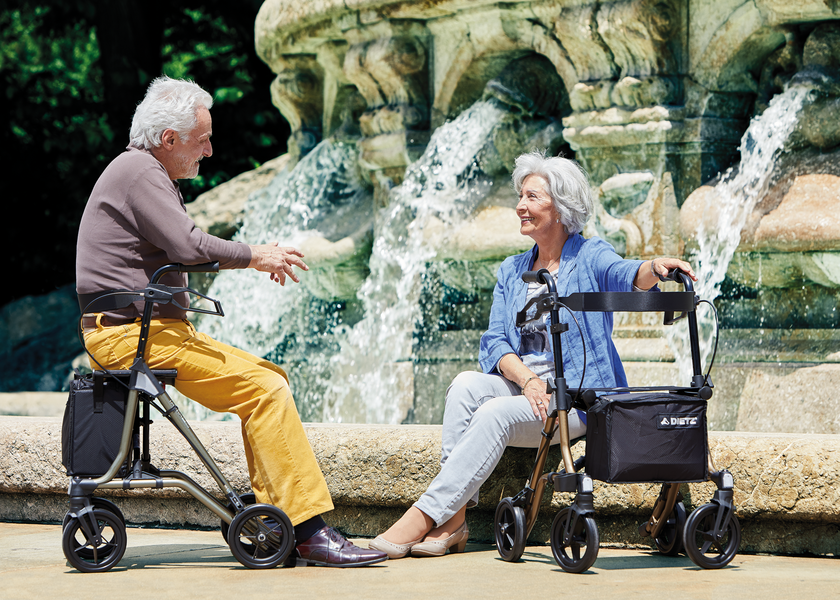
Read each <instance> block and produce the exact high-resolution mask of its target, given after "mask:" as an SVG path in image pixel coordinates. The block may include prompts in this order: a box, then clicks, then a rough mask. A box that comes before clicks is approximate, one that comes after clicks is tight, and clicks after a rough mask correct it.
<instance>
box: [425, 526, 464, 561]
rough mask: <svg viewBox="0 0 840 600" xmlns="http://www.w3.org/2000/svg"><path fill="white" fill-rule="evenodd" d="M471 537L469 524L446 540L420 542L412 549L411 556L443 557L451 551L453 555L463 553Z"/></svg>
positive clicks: (461, 527)
mask: <svg viewBox="0 0 840 600" xmlns="http://www.w3.org/2000/svg"><path fill="white" fill-rule="evenodd" d="M469 537H470V530H469V528H468V527H467V522H466V521H464V522H463V523H462V524H461V526H460V527H459V528H458V529H456V530H455V533H453V534H452V535H450V536H449V537H448V538H446V539H444V540H433V541H429V542H420V543H419V544H414V546H412V547H411V556H443V555H444V554H446V551H447V550H449V551H450V552H451V553H452V554H455V553H456V552H463V551H464V548H466V547H467V538H469Z"/></svg>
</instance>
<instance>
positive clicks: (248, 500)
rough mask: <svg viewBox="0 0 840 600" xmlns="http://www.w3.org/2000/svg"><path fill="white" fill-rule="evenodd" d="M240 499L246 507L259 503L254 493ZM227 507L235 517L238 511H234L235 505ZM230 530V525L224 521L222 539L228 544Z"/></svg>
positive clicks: (243, 495) (244, 495)
mask: <svg viewBox="0 0 840 600" xmlns="http://www.w3.org/2000/svg"><path fill="white" fill-rule="evenodd" d="M239 499H240V500H242V504H244V505H245V506H251V505H252V504H256V503H257V497H256V496H255V495H254V494H253V493H252V492H248V493H247V494H242V495H241V496H239ZM227 507H228V510H229V511H231V512H233V513H234V516H235V514H236V511H235V510H234V509H233V504H228V506H227ZM229 529H230V525H228V524H227V523H225V522H224V520H223V521H222V537H223V538H225V542H227V539H228V530H229Z"/></svg>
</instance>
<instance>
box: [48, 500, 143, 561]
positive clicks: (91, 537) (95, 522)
mask: <svg viewBox="0 0 840 600" xmlns="http://www.w3.org/2000/svg"><path fill="white" fill-rule="evenodd" d="M92 516H93V518H92V519H91V518H90V516H89V515H84V516H82V517H81V518H71V519H70V521H69V522H68V523H67V524H66V525H65V526H64V529H63V530H62V533H61V549H62V550H63V551H64V556H65V557H66V558H67V561H68V562H69V563H70V564H71V565H73V566H74V567H75V568H76V569H78V570H79V571H82V572H84V573H103V572H105V571H108V570H109V569H111V568H112V567H113V566H114V565H116V564H117V563H118V562H120V560H121V559H122V557H123V554H125V548H126V545H127V544H126V536H125V525H124V524H123V521H122V519H120V518H119V517H117V516H116V515H115V514H114V513H112V512H110V511H107V510H103V509H99V508H96V509H94V510H93V513H92ZM83 521H84V522H83Z"/></svg>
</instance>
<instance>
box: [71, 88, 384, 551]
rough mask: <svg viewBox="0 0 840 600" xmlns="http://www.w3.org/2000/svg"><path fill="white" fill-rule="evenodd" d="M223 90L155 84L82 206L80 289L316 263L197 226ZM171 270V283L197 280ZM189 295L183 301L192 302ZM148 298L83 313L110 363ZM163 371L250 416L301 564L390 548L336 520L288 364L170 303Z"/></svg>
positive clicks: (263, 472) (266, 485)
mask: <svg viewBox="0 0 840 600" xmlns="http://www.w3.org/2000/svg"><path fill="white" fill-rule="evenodd" d="M211 106H212V98H211V96H210V95H209V94H208V93H207V92H205V91H204V90H203V89H201V88H200V87H199V86H197V85H196V84H195V83H193V82H190V81H182V80H174V79H170V78H168V77H161V78H159V79H156V80H155V81H154V82H152V84H151V86H149V89H148V91H147V93H146V97H145V98H144V99H143V101H142V102H141V103H140V105H139V106H138V107H137V110H136V111H135V113H134V118H133V120H132V123H131V134H130V138H131V142H130V145H129V146H128V147H127V148H126V151H125V152H123V153H122V154H121V155H120V156H118V157H117V158H116V159H114V161H113V162H111V164H110V165H108V167H107V168H106V169H105V171H104V172H103V173H102V175H101V176H100V178H99V180H98V181H97V183H96V185H95V186H94V188H93V192H92V193H91V196H90V199H89V200H88V203H87V206H86V208H85V212H84V215H83V216H82V221H81V225H80V227H79V238H78V244H77V254H76V291H77V293H78V294H79V296H80V297H84V298H90V297H91V295H95V294H101V293H102V292H105V291H108V290H114V289H123V290H126V289H127V290H135V289H142V288H144V287H145V286H146V285H147V284H148V282H149V280H150V278H151V276H152V274H153V273H154V272H155V270H157V269H158V268H159V267H161V266H163V265H165V264H167V263H173V262H180V263H184V264H200V263H205V262H210V261H219V263H220V267H221V268H223V269H244V268H252V269H256V270H258V271H263V272H266V273H269V274H270V277H271V278H272V279H273V280H274V281H277V282H279V283H280V284H281V285H283V284H284V283H285V281H286V278H287V277H288V278H290V279H291V280H292V281H295V282H298V281H299V280H298V277H297V275H296V274H295V272H294V270H293V267H297V268H299V269H303V270H307V266H306V264H305V263H304V262H303V260H302V257H303V255H302V254H301V253H300V252H298V251H297V250H295V249H294V248H284V247H281V246H280V245H279V244H269V245H258V246H248V245H247V244H244V243H241V242H233V241H228V240H222V239H219V238H217V237H214V236H212V235H209V234H207V233H205V232H203V231H201V230H199V229H197V228H196V226H195V223H194V222H193V221H192V220H191V219H190V218H189V217H188V216H187V212H186V208H185V205H184V200H183V198H182V196H181V193H180V191H179V189H178V183H177V180H178V179H190V178H193V177H195V176H196V175H198V170H199V165H200V162H201V160H202V159H203V158H205V157H209V156H211V155H212V154H213V147H212V145H211V142H210V137H211V135H212V120H211V118H210V107H211ZM185 279H186V276H185V275H178V274H176V273H170V274H168V275H166V276H164V279H162V280H161V283H164V284H166V285H170V286H176V287H177V286H185V285H186V281H185ZM182 304H183V302H182ZM141 311H142V303H138V304H136V305H133V306H130V307H128V308H125V309H121V310H115V311H106V312H103V313H97V314H88V315H84V316H83V328H84V338H85V345H86V347H87V349H88V350H89V351H90V352H91V354H92V355H93V357H94V358H95V360H96V362H97V363H98V364H99V365H101V366H102V367H105V368H108V369H127V368H128V367H129V366H130V365H131V363H132V360H133V357H134V354H135V352H136V348H137V339H138V336H139V329H140V324H139V317H140V315H141ZM147 362H148V364H149V366H150V367H151V368H153V369H177V370H178V377H177V379H176V382H175V388H176V389H178V391H180V392H181V393H183V394H184V395H185V396H187V397H189V398H192V399H194V400H195V401H196V402H199V403H200V404H202V405H203V406H206V407H207V408H209V409H211V410H214V411H218V412H232V413H235V414H236V415H238V416H239V418H240V419H241V421H242V438H243V441H244V443H245V456H246V458H247V461H248V471H249V474H250V479H251V487H252V488H253V490H254V494H255V495H256V498H257V502H260V503H267V504H273V505H275V506H278V507H279V508H281V509H282V510H283V511H284V512H285V513H286V514H287V515H288V516H289V518H290V519H291V521H292V524H293V525H294V526H295V540H296V548H295V552H294V553H293V555H292V558H294V559H296V564H297V565H307V564H308V565H319V566H330V567H333V566H335V567H347V566H360V565H369V564H373V563H377V562H380V561H383V560H385V559H386V558H387V556H386V555H385V554H384V553H382V552H378V551H375V550H368V549H362V548H358V547H356V546H354V545H353V544H351V543H350V542H348V541H347V540H345V539H344V538H343V537H342V536H341V535H340V534H339V533H338V532H337V531H335V530H334V529H332V528H330V527H327V526H326V524H325V523H324V521H323V519H322V517H321V515H322V514H323V513H325V512H327V511H330V510H332V509H333V504H332V500H331V499H330V494H329V491H328V490H327V485H326V482H325V481H324V477H323V474H322V473H321V471H320V469H319V467H318V463H317V462H316V460H315V455H314V453H313V452H312V448H311V447H310V445H309V441H308V440H307V438H306V435H305V433H304V430H303V426H302V425H301V422H300V417H299V416H298V413H297V409H296V408H295V404H294V400H293V398H292V394H291V392H290V390H289V383H288V379H287V377H286V373H284V372H283V370H282V369H280V367H278V366H276V365H274V364H272V363H271V362H269V361H266V360H263V359H260V358H258V357H256V356H253V355H251V354H248V353H247V352H244V351H242V350H239V349H237V348H233V347H231V346H228V345H226V344H222V343H220V342H218V341H216V340H214V339H212V338H210V337H209V336H207V335H205V334H202V333H199V332H198V331H196V330H195V329H194V328H193V327H192V325H191V324H190V322H189V321H187V319H186V314H185V313H184V311H182V310H180V309H179V308H177V307H176V306H174V305H173V304H166V305H163V306H160V307H158V310H157V312H156V313H155V315H154V319H153V320H152V325H151V329H150V334H149V340H148V350H147Z"/></svg>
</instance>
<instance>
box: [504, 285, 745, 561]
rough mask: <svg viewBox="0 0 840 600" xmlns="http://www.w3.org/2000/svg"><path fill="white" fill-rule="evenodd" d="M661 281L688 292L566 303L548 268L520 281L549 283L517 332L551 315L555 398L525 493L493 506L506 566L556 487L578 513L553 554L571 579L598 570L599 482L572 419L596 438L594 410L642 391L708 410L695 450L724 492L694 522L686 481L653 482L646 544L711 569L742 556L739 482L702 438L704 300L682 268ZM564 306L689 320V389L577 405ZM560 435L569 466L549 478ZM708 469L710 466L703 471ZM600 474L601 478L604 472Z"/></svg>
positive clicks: (708, 389)
mask: <svg viewBox="0 0 840 600" xmlns="http://www.w3.org/2000/svg"><path fill="white" fill-rule="evenodd" d="M660 279H661V280H662V281H677V282H678V283H681V284H682V286H683V288H684V290H685V291H682V292H651V293H643V292H588V293H576V294H572V295H570V296H568V297H565V298H564V297H559V296H558V295H557V289H556V286H555V283H554V279H553V277H552V276H551V274H550V273H549V272H548V271H547V270H546V269H540V270H539V271H529V272H526V273H523V274H522V280H523V281H525V282H527V283H542V284H544V285H545V286H546V287H547V289H548V293H546V294H543V295H541V296H539V297H538V298H536V299H534V300H532V301H530V302H529V303H528V305H526V307H525V308H524V309H523V310H522V311H520V312H519V313H518V315H517V323H516V324H517V326H522V325H523V324H525V323H526V322H528V321H533V320H537V319H539V318H541V317H542V315H544V314H545V313H548V314H549V318H550V323H549V332H550V333H551V340H552V347H553V350H554V373H555V377H554V378H550V379H549V380H548V381H547V382H546V393H548V394H550V395H551V403H550V406H549V407H548V408H549V414H548V417H547V419H546V422H545V426H544V428H543V431H542V440H541V441H540V445H539V448H538V450H537V457H536V460H535V463H534V467H533V469H532V471H531V474H530V477H529V478H528V480H527V482H526V484H525V487H524V488H523V489H522V490H521V491H520V492H519V493H518V494H517V495H516V496H513V497H508V498H503V499H502V500H501V501H500V502H499V504H498V506H497V507H496V515H495V537H496V548H497V550H498V552H499V554H500V555H501V557H502V558H503V559H504V560H506V561H510V562H515V561H517V560H519V558H520V557H521V556H522V554H523V552H524V549H525V544H526V540H527V538H528V535H529V534H530V532H531V529H532V528H533V527H534V524H535V523H536V521H537V516H538V513H539V508H540V502H541V500H542V496H543V493H544V492H545V489H546V486H547V485H551V486H553V488H554V491H557V492H570V493H575V498H574V501H573V502H572V504H571V506H569V507H568V508H565V509H563V510H561V511H560V512H559V513H558V514H557V516H556V517H555V519H554V522H553V524H552V526H551V536H550V540H551V550H552V554H553V555H554V558H555V560H556V561H557V563H558V564H559V565H560V567H561V568H562V569H563V570H564V571H567V572H570V573H581V572H583V571H586V570H587V569H589V568H590V567H591V566H592V565H593V564H594V563H595V559H596V558H597V556H598V549H599V542H600V540H599V535H598V528H597V525H596V523H595V519H594V516H593V515H594V513H595V509H594V503H593V478H594V477H593V476H591V475H589V474H587V473H586V472H585V467H586V456H582V457H580V458H579V459H577V461H575V460H573V458H572V452H571V445H572V443H571V440H570V439H569V411H570V410H571V409H572V408H579V409H582V410H585V411H587V428H588V429H587V431H588V432H589V431H591V425H592V424H591V423H590V422H589V421H590V420H592V419H593V418H594V415H593V413H592V411H593V410H594V407H595V405H596V404H600V406H601V407H603V406H604V405H605V403H607V402H610V397H611V395H613V394H616V396H615V399H616V401H617V399H618V398H621V399H622V400H627V399H628V398H630V399H632V398H634V396H633V394H634V393H636V394H637V395H643V394H638V393H648V394H650V393H654V392H660V393H663V394H664V395H665V396H666V397H668V398H673V399H675V400H677V401H680V402H692V401H694V402H696V403H698V404H700V405H702V407H703V413H702V414H703V417H702V427H703V431H702V434H703V443H702V447H701V448H698V451H699V452H704V453H705V456H704V457H701V459H700V462H701V469H702V470H703V471H704V472H705V473H704V474H705V477H703V478H702V479H699V480H705V479H710V480H712V481H713V482H714V483H715V485H716V486H717V491H716V492H715V493H714V497H713V498H712V500H711V501H710V502H709V503H708V504H705V505H703V506H700V507H698V508H697V509H696V510H694V511H693V512H692V513H691V515H690V516H687V515H686V509H685V505H684V504H683V503H682V495H681V493H680V491H679V488H680V484H681V483H682V482H680V481H668V480H665V479H654V480H653V481H662V482H663V483H662V488H661V490H660V493H659V497H658V498H657V500H656V502H655V503H654V507H653V513H652V514H651V516H650V518H649V519H648V520H647V521H646V522H644V523H642V524H641V525H640V526H639V534H640V535H641V536H642V537H648V536H650V537H652V538H653V540H654V543H655V545H656V547H657V549H658V550H659V551H660V552H661V553H663V554H666V555H670V556H675V555H677V554H679V553H680V551H681V550H683V548H684V549H685V552H686V554H688V556H689V558H691V560H692V561H693V562H694V563H695V564H697V565H698V566H700V567H702V568H705V569H716V568H721V567H724V566H726V565H727V564H729V562H730V561H731V560H732V559H733V558H734V557H735V554H736V553H737V551H738V547H739V545H740V541H741V529H740V524H739V522H738V519H737V517H736V516H735V507H734V504H733V491H732V490H733V487H734V480H733V478H732V475H731V474H730V473H729V472H728V471H726V470H720V471H718V470H717V469H716V468H715V466H714V463H713V461H712V457H711V454H710V453H709V451H708V445H707V443H706V438H705V434H706V432H705V427H706V423H705V401H706V400H708V399H709V398H710V397H711V396H712V388H713V386H712V383H711V380H710V379H709V376H708V373H707V374H706V375H705V376H704V375H703V373H702V370H701V364H700V362H701V361H700V345H699V341H698V340H699V337H698V334H697V315H696V312H695V309H696V306H697V305H698V304H699V303H700V302H701V301H700V300H699V299H698V298H697V296H696V294H695V292H694V287H693V285H692V282H691V279H690V278H689V276H688V275H687V274H685V273H683V272H681V271H679V270H677V269H675V270H674V271H671V272H670V273H669V274H668V276H667V277H661V276H660ZM534 304H536V315H535V316H534V317H532V318H531V319H527V318H526V312H527V311H528V310H529V309H530V307H531V306H533V305H534ZM561 308H562V309H565V310H568V311H569V312H570V313H571V312H572V311H600V312H619V311H630V312H641V311H657V312H664V313H665V319H664V323H665V325H670V324H673V323H674V322H676V321H678V320H680V319H682V318H684V317H687V321H688V332H689V338H690V348H691V362H692V375H691V385H690V386H688V387H680V386H661V387H624V388H609V389H604V388H589V389H587V388H582V389H578V390H577V393H576V394H575V398H574V399H572V396H571V395H570V394H569V391H568V389H567V384H566V379H565V377H564V373H563V354H562V346H561V337H560V336H561V334H562V333H564V332H565V331H567V330H568V329H569V326H568V325H567V324H566V323H561V322H560V309H561ZM713 308H714V307H713ZM675 314H676V315H677V316H676V317H675ZM572 317H573V315H572ZM599 395H600V396H601V397H600V398H599ZM556 432H559V435H560V450H561V454H562V461H563V464H562V468H561V469H560V471H558V472H549V473H543V470H544V468H545V463H546V460H547V457H548V450H549V447H550V444H551V440H552V438H553V437H554V435H555V433H556ZM589 441H591V440H588V442H589ZM704 465H705V468H703V466H704ZM598 471H599V473H600V472H601V471H602V469H599V470H598ZM625 481H626V480H625ZM627 482H629V481H627Z"/></svg>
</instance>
